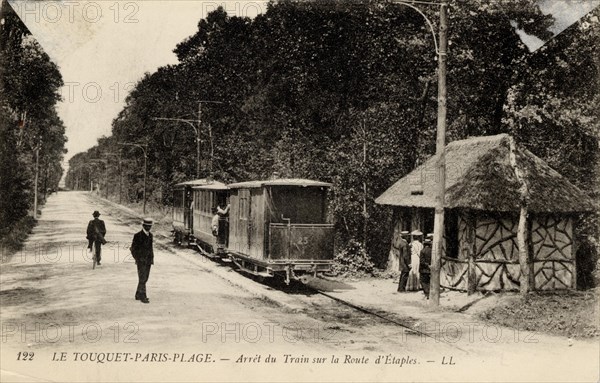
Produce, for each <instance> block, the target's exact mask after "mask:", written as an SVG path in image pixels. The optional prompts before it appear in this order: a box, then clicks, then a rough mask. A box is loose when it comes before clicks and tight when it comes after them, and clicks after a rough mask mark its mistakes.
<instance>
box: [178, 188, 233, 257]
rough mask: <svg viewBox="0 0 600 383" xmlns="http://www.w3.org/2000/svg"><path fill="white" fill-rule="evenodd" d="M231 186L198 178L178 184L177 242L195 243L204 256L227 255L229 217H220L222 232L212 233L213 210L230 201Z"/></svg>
mask: <svg viewBox="0 0 600 383" xmlns="http://www.w3.org/2000/svg"><path fill="white" fill-rule="evenodd" d="M228 197H229V189H228V188H227V185H225V184H224V183H222V182H218V181H214V180H209V179H199V180H193V181H188V182H182V183H179V184H176V185H175V187H174V190H173V233H174V237H175V239H174V240H175V242H176V243H178V244H182V243H187V244H188V245H189V246H195V247H197V248H198V250H200V251H201V252H202V253H203V254H204V255H207V256H210V257H213V256H219V257H221V256H225V255H226V253H225V252H224V249H225V248H226V247H227V237H228V231H227V226H228V223H227V217H221V219H220V221H221V222H220V227H221V231H220V232H219V235H218V236H214V235H213V234H212V228H211V222H212V218H213V216H214V214H213V209H214V208H216V207H217V206H220V207H222V208H224V207H225V206H226V205H227V204H228Z"/></svg>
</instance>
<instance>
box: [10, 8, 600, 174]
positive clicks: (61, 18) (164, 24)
mask: <svg viewBox="0 0 600 383" xmlns="http://www.w3.org/2000/svg"><path fill="white" fill-rule="evenodd" d="M9 2H10V4H11V5H12V6H13V8H14V9H15V11H16V12H17V14H18V15H19V16H20V17H21V19H22V20H23V21H24V22H25V24H26V25H27V27H28V28H29V30H30V31H31V33H32V34H33V36H34V37H35V38H36V40H37V41H38V42H39V43H40V44H41V46H42V47H43V48H44V50H45V51H46V53H47V54H48V55H49V56H50V58H51V59H52V60H53V61H54V62H55V63H56V64H57V65H58V66H59V68H60V71H61V73H62V76H63V81H64V83H65V86H64V87H63V88H62V97H63V101H62V102H61V103H60V104H59V106H58V113H59V115H60V117H61V118H62V120H63V121H64V123H65V126H66V135H67V137H68V140H69V141H68V143H67V149H68V154H67V156H66V158H65V161H67V160H68V159H69V158H70V157H72V156H73V155H75V154H77V153H78V152H81V151H85V150H87V149H88V148H90V147H92V146H94V145H95V144H96V140H97V139H98V138H99V137H101V136H109V135H110V134H111V123H112V120H113V119H114V118H115V117H116V116H117V114H118V113H119V111H120V110H122V109H123V107H124V105H125V98H126V97H127V94H128V92H129V90H131V89H132V88H133V86H134V84H135V83H136V82H137V81H138V80H139V79H140V78H141V77H142V76H143V75H144V73H145V72H153V71H155V70H156V69H157V68H158V67H160V66H164V65H168V64H175V63H177V58H176V56H175V54H174V53H173V52H172V51H173V49H174V48H175V46H176V44H177V43H179V42H181V41H183V40H184V39H185V38H186V37H188V36H191V35H193V34H194V33H195V32H196V30H197V25H198V22H199V20H200V19H201V18H203V17H205V16H206V14H207V13H208V12H210V11H212V10H214V9H216V8H217V7H218V6H223V7H224V8H225V10H226V11H227V13H228V14H229V15H232V16H249V17H254V16H255V15H256V14H257V13H262V12H264V11H266V2H264V1H244V0H241V1H203V0H197V1H195V0H177V1H154V0H142V1H114V0H98V1H9ZM598 5H600V0H541V1H540V6H541V8H542V10H543V11H544V12H545V13H551V14H553V15H554V17H555V18H556V19H557V23H556V25H555V30H553V32H555V33H560V32H561V31H562V30H564V29H565V28H566V27H568V26H569V25H571V24H572V23H573V22H575V21H577V20H578V19H579V18H581V17H582V16H583V15H585V14H586V13H588V12H589V11H590V10H592V9H593V8H594V7H597V6H598ZM520 35H521V38H522V39H523V41H524V42H525V43H526V44H527V45H528V46H529V47H530V50H532V51H534V50H535V49H537V48H538V47H539V46H540V43H543V42H539V41H536V39H535V38H532V37H530V36H526V35H524V34H523V33H520ZM65 168H66V166H65Z"/></svg>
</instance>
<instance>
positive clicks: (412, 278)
mask: <svg viewBox="0 0 600 383" xmlns="http://www.w3.org/2000/svg"><path fill="white" fill-rule="evenodd" d="M410 235H411V237H412V241H411V242H410V272H409V273H408V286H407V289H408V290H410V291H416V290H419V289H420V286H419V264H420V262H419V258H420V256H421V250H423V244H422V243H421V238H422V237H423V233H422V232H421V231H420V230H414V231H413V232H412V233H410Z"/></svg>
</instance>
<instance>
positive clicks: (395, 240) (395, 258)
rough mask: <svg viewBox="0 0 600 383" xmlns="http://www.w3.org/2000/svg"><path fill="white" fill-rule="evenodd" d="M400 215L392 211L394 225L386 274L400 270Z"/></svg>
mask: <svg viewBox="0 0 600 383" xmlns="http://www.w3.org/2000/svg"><path fill="white" fill-rule="evenodd" d="M400 214H401V213H399V212H398V211H397V210H396V209H394V216H393V218H392V222H393V223H394V233H393V235H392V244H391V247H390V253H389V256H388V264H387V271H388V272H397V271H398V270H400V239H401V238H402V236H401V235H400V232H401V231H402V219H401V216H400Z"/></svg>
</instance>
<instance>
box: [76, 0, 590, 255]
mask: <svg viewBox="0 0 600 383" xmlns="http://www.w3.org/2000/svg"><path fill="white" fill-rule="evenodd" d="M422 8H423V11H424V12H425V13H426V15H427V16H428V17H429V18H430V19H431V20H433V21H434V22H435V20H437V17H438V15H437V12H438V9H437V8H436V7H433V6H430V7H428V6H425V5H424V6H422ZM597 14H598V12H597V11H596V14H595V16H594V15H590V16H588V17H586V18H585V19H584V21H582V22H579V23H577V24H575V25H574V26H572V27H571V28H570V29H568V30H567V31H566V32H564V33H563V34H561V35H560V36H558V37H556V38H554V39H553V40H552V41H551V42H550V43H549V44H548V45H547V46H545V47H544V48H543V49H542V50H540V51H539V52H535V53H533V54H530V53H529V52H528V51H527V49H526V47H525V46H524V45H523V43H522V42H521V41H520V39H519V38H518V36H517V34H516V33H515V31H514V29H513V27H512V25H511V22H512V23H516V25H518V27H519V28H521V29H523V30H525V31H527V32H528V33H531V34H535V35H537V36H539V37H543V38H548V37H550V35H549V32H547V27H548V26H550V25H551V24H552V22H553V20H552V18H551V17H548V16H544V15H542V14H541V12H540V11H539V9H538V8H537V6H536V5H535V1H533V0H518V1H513V2H498V1H492V0H482V1H479V0H477V1H476V0H461V1H452V2H451V12H450V30H449V39H450V53H449V59H448V68H449V73H448V97H449V98H448V122H449V124H448V125H449V126H448V137H449V140H455V139H461V138H465V137H467V136H470V135H487V134H496V133H502V132H508V133H511V134H513V135H515V136H517V137H518V138H519V139H520V140H521V141H522V142H523V143H524V144H525V145H526V146H527V147H529V148H530V149H531V150H532V151H533V152H534V153H535V154H537V155H539V156H541V157H542V158H544V159H546V160H548V161H549V163H550V164H551V165H552V166H553V167H555V168H556V169H558V170H559V171H560V172H561V173H563V174H565V176H567V177H568V178H569V179H570V180H572V181H573V182H575V183H576V184H577V185H579V186H580V187H582V188H583V190H586V191H588V192H589V193H590V195H592V196H597V192H598V190H597V188H598V183H596V182H594V180H596V179H597V176H598V175H597V168H596V164H597V158H598V157H597V156H598V144H597V140H598V126H599V122H598V115H597V110H596V108H595V107H594V105H598V97H599V95H598V94H599V92H598V86H597V84H596V83H594V82H593V81H590V79H598V78H600V76H599V75H598V69H599V68H600V64H599V63H598V51H597V49H596V42H595V41H597V39H598V36H599V31H598V25H599V23H598V17H597ZM174 52H175V53H176V54H177V57H178V58H179V63H178V64H177V65H173V66H166V67H162V68H159V69H158V70H157V71H156V72H154V73H148V74H146V75H145V76H144V78H142V79H141V80H140V81H139V82H138V83H137V85H136V87H135V89H134V90H133V91H132V92H131V93H130V95H129V97H128V98H127V101H126V106H125V108H124V109H123V110H122V111H121V113H120V114H119V116H118V117H117V118H115V120H114V121H113V127H112V128H113V129H112V132H113V134H112V136H111V137H105V138H102V139H101V140H100V141H99V144H98V145H97V146H95V147H94V148H92V149H90V150H89V151H88V152H87V153H81V154H79V155H77V156H75V157H73V159H72V160H71V171H70V173H69V175H68V182H69V184H70V185H71V187H78V188H80V189H85V188H88V187H89V185H90V184H92V185H93V183H94V182H98V181H97V180H95V181H94V180H90V176H92V177H93V175H94V174H104V175H105V177H104V179H105V182H106V184H107V186H108V187H109V188H110V189H112V191H113V194H114V193H115V191H116V190H117V187H116V185H117V184H119V181H118V179H119V177H122V180H123V182H122V185H123V191H122V192H121V193H120V196H121V197H122V198H125V199H128V200H129V201H133V200H139V199H140V198H141V193H140V188H141V187H142V178H143V177H142V170H141V169H142V161H143V153H142V151H141V150H140V149H139V148H136V147H134V146H120V145H119V143H138V144H139V143H147V144H148V199H149V202H150V203H154V204H168V203H169V202H170V198H171V187H172V185H173V184H174V183H176V182H180V181H183V180H188V179H191V178H194V177H195V176H196V174H195V164H196V154H195V153H196V152H195V142H196V141H195V139H196V137H195V134H194V130H193V129H192V127H191V126H190V125H189V124H188V123H185V122H173V121H164V120H162V121H161V120H155V119H154V117H171V118H174V117H177V118H182V119H196V118H199V117H200V118H201V129H200V131H201V135H200V138H201V140H202V153H203V156H202V160H201V161H202V171H201V174H199V176H200V177H203V176H212V177H214V178H216V179H220V180H223V181H225V182H228V181H243V180H249V179H256V178H265V177H269V176H270V175H271V173H272V172H274V171H277V172H279V173H280V174H281V175H282V176H284V177H306V178H313V179H319V180H323V181H330V182H333V183H334V185H335V194H334V197H333V200H332V214H333V216H334V219H335V222H336V225H337V234H338V235H337V237H338V249H340V250H342V249H344V248H345V247H346V245H348V246H349V248H350V247H353V248H354V247H356V246H355V244H356V241H359V242H360V243H361V244H362V246H363V247H364V248H365V249H366V251H367V253H368V254H369V255H370V256H371V259H372V261H373V262H374V263H375V264H376V265H377V266H383V265H385V262H386V260H387V251H388V250H389V240H390V230H391V227H392V225H391V223H390V222H391V212H390V209H389V208H387V207H381V206H377V205H375V204H374V199H375V198H376V197H377V196H378V195H380V194H381V193H382V192H383V191H384V190H385V189H386V188H388V187H389V186H390V185H391V184H392V183H393V182H395V181H396V180H397V179H398V178H400V177H402V176H403V175H405V174H406V173H407V172H409V171H410V170H411V169H413V168H414V167H415V165H417V164H418V163H419V162H420V161H422V160H423V159H424V158H426V157H428V156H429V155H431V154H432V153H433V151H434V136H435V126H436V109H437V89H436V86H437V73H436V68H437V62H436V55H435V52H434V46H433V40H432V36H431V33H430V30H429V28H428V25H427V24H426V23H425V21H424V19H423V18H422V17H421V16H420V15H419V14H418V13H416V12H415V11H414V10H413V9H411V8H409V7H405V6H402V5H399V4H393V3H388V2H378V1H354V2H341V1H340V2H335V1H333V2H332V1H324V0H323V1H320V0H319V1H311V2H288V1H279V2H276V3H271V4H269V6H268V10H267V11H266V12H265V13H264V14H261V15H259V16H257V17H256V18H254V19H249V18H242V17H230V16H228V15H227V14H226V13H225V12H224V11H223V10H222V9H218V10H216V11H214V12H212V13H210V14H209V15H208V16H207V17H206V19H203V20H200V22H199V24H198V31H197V32H196V34H195V35H193V36H190V37H189V38H188V39H186V40H185V41H183V42H181V43H180V44H178V45H177V47H176V48H175V50H174ZM582 68H585V70H582ZM201 101H219V102H220V103H205V102H201ZM199 109H200V110H201V115H200V112H199ZM199 115H200V116H199ZM209 134H210V135H209ZM211 143H212V144H213V145H212V146H214V153H213V155H211ZM106 153H112V154H116V155H118V159H119V161H117V160H111V159H110V158H111V157H110V156H108V157H105V160H102V161H98V159H101V158H102V156H103V154H106ZM113 158H117V157H115V156H113ZM94 161H95V162H94ZM96 167H98V168H102V169H105V172H104V173H102V172H94V171H91V169H92V168H96ZM211 168H212V169H211ZM119 174H120V176H119ZM102 182H104V181H102ZM106 189H107V188H106V187H104V190H105V191H106ZM109 194H110V193H109ZM589 227H591V226H589ZM348 253H352V251H350V250H348Z"/></svg>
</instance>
